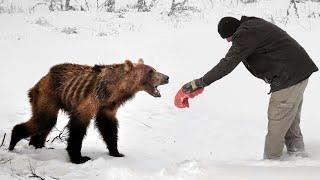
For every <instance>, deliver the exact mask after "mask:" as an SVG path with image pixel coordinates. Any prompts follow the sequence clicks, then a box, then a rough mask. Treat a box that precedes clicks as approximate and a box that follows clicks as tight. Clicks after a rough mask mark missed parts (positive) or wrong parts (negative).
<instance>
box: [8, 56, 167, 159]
mask: <svg viewBox="0 0 320 180" xmlns="http://www.w3.org/2000/svg"><path fill="white" fill-rule="evenodd" d="M168 80H169V77H168V76H166V75H164V74H162V73H160V72H157V71H156V70H155V69H154V68H152V67H151V66H148V65H145V64H144V63H143V60H142V59H140V60H139V61H138V63H136V64H133V63H132V62H131V61H129V60H126V61H125V62H124V63H122V64H113V65H95V66H88V65H79V64H70V63H65V64H59V65H56V66H53V67H52V68H51V69H50V71H49V73H48V74H47V75H45V76H44V77H42V79H40V81H39V82H38V83H37V84H36V85H35V86H34V87H32V88H31V89H30V91H29V94H28V95H29V99H30V103H31V106H32V117H31V118H30V120H29V121H27V122H25V123H21V124H18V125H16V126H15V127H14V128H13V130H12V135H11V141H10V146H9V150H10V151H11V150H13V149H14V147H15V145H16V144H17V143H18V142H19V141H20V140H21V139H23V138H27V137H30V136H31V139H30V143H29V144H30V145H33V146H34V147H35V148H42V147H44V144H45V141H46V138H47V136H48V134H49V133H50V131H51V130H52V128H53V127H54V126H55V124H56V122H57V116H58V112H59V110H63V111H65V112H66V113H67V114H68V115H69V119H70V120H69V123H68V125H67V127H68V130H69V138H68V145H67V151H68V154H69V157H70V160H71V162H73V163H84V162H86V161H88V160H89V159H90V158H89V157H86V156H82V155H81V147H82V140H83V138H84V136H85V134H86V131H87V127H88V125H89V123H90V120H91V119H93V118H95V124H96V126H97V128H98V130H99V132H100V134H101V136H102V138H103V140H104V142H105V143H106V145H107V148H108V150H109V154H110V155H111V156H115V157H122V156H123V154H121V153H119V151H118V147H117V141H118V120H117V118H116V113H117V110H118V108H119V107H120V106H121V105H122V104H123V103H124V102H126V101H128V100H129V99H131V98H133V97H134V95H135V94H136V93H137V92H138V91H146V92H148V93H149V94H150V95H152V96H154V97H160V96H161V95H160V92H159V91H158V89H157V87H158V86H159V85H163V84H166V83H168Z"/></svg>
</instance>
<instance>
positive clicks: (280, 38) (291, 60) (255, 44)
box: [202, 16, 318, 92]
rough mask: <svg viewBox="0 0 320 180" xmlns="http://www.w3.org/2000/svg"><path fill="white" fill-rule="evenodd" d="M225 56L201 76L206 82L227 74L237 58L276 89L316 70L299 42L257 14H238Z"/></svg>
mask: <svg viewBox="0 0 320 180" xmlns="http://www.w3.org/2000/svg"><path fill="white" fill-rule="evenodd" d="M240 22H241V24H240V26H239V27H238V29H237V30H236V32H235V33H234V34H233V35H232V46H231V48H230V49H229V51H228V53H227V54H226V56H225V57H224V58H223V59H222V60H221V61H220V62H219V63H218V64H217V65H216V66H215V67H213V68H212V69H211V70H210V71H209V72H207V73H206V74H205V75H204V76H203V77H202V80H203V82H204V83H206V84H207V85H209V84H211V83H212V82H214V81H216V80H218V79H220V78H222V77H224V76H225V75H227V74H229V73H230V72H231V71H232V70H233V69H234V68H235V67H236V66H237V65H238V64H239V63H240V62H242V63H243V64H244V65H245V67H246V68H247V69H248V70H249V71H250V72H251V74H253V75H254V76H255V77H257V78H260V79H263V80H264V81H265V82H267V83H268V84H270V87H271V90H270V92H275V91H278V90H281V89H284V88H287V87H290V86H292V85H295V84H297V83H299V82H301V81H303V80H305V79H307V78H308V77H309V76H310V75H311V74H312V73H313V72H315V71H318V68H317V66H316V65H315V64H314V62H313V61H312V60H311V58H310V57H309V55H308V54H307V52H306V51H305V50H304V49H303V47H301V45H300V44H299V43H298V42H297V41H295V40H294V39H293V38H292V37H291V36H289V35H288V34H287V33H286V32H285V31H283V30H282V29H280V28H279V27H278V26H276V25H274V24H272V23H270V22H268V21H265V20H263V19H261V18H257V17H246V16H242V17H241V21H240Z"/></svg>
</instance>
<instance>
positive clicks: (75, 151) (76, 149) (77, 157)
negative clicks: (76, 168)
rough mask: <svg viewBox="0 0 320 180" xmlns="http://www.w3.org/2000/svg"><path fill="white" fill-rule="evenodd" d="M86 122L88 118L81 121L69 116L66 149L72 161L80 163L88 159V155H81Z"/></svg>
mask: <svg viewBox="0 0 320 180" xmlns="http://www.w3.org/2000/svg"><path fill="white" fill-rule="evenodd" d="M88 122H89V120H88V121H81V120H80V119H78V118H75V117H70V121H69V124H68V128H69V139H68V145H67V151H68V154H69V157H70V160H71V162H72V163H75V164H81V163H84V162H86V161H88V160H90V158H89V157H87V156H82V155H81V148H82V140H83V138H84V136H85V135H86V131H87V126H88V124H89V123H88Z"/></svg>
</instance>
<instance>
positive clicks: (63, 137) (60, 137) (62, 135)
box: [51, 126, 68, 143]
mask: <svg viewBox="0 0 320 180" xmlns="http://www.w3.org/2000/svg"><path fill="white" fill-rule="evenodd" d="M66 129H67V126H65V127H64V128H63V129H62V130H59V129H58V128H55V131H58V132H59V134H58V135H57V136H56V137H54V138H53V139H52V140H51V143H53V142H54V141H55V140H60V142H63V143H66V142H67V139H68V136H67V132H66Z"/></svg>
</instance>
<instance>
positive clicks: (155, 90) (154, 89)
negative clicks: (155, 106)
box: [152, 86, 161, 97]
mask: <svg viewBox="0 0 320 180" xmlns="http://www.w3.org/2000/svg"><path fill="white" fill-rule="evenodd" d="M152 96H153V97H161V93H160V91H159V89H158V86H154V87H153V89H152Z"/></svg>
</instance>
